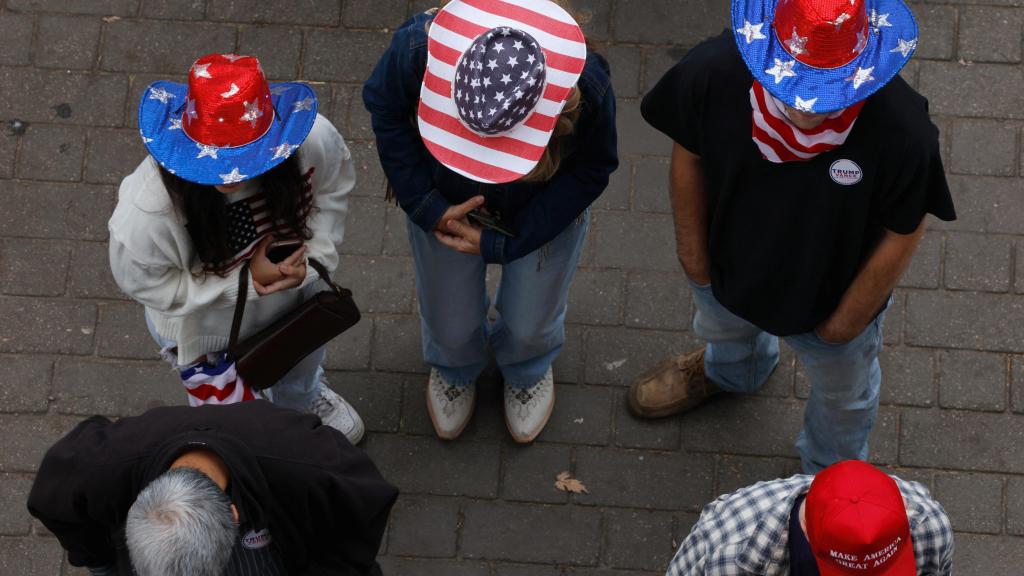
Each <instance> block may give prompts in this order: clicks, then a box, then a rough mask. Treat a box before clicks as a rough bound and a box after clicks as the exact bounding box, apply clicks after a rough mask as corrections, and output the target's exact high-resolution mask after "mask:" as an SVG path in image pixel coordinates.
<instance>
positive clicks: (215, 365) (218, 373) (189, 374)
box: [180, 352, 263, 406]
mask: <svg viewBox="0 0 1024 576" xmlns="http://www.w3.org/2000/svg"><path fill="white" fill-rule="evenodd" d="M180 375H181V383H182V384H183V385H184V386H185V392H187V393H188V403H189V406H203V405H208V404H236V403H238V402H246V401H248V400H256V399H258V398H263V394H262V393H260V392H259V391H258V390H253V389H252V388H250V387H249V385H248V384H246V383H245V382H243V381H242V377H241V376H240V375H239V374H238V372H237V371H236V370H235V361H234V360H233V359H232V358H231V357H230V356H228V354H227V353H226V352H221V353H220V354H218V355H217V357H216V361H211V359H209V358H208V359H206V360H203V361H201V362H197V363H195V364H192V365H191V366H189V367H188V368H185V369H184V370H182V371H181V373H180Z"/></svg>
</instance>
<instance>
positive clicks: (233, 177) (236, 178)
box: [219, 166, 249, 184]
mask: <svg viewBox="0 0 1024 576" xmlns="http://www.w3.org/2000/svg"><path fill="white" fill-rule="evenodd" d="M219 176H220V179H221V180H223V182H221V183H222V184H237V183H239V182H241V181H243V180H245V179H246V178H248V177H249V176H248V175H246V174H242V173H241V172H239V171H238V166H235V168H234V170H232V171H231V172H228V173H227V174H219Z"/></svg>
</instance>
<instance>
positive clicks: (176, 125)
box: [167, 118, 181, 130]
mask: <svg viewBox="0 0 1024 576" xmlns="http://www.w3.org/2000/svg"><path fill="white" fill-rule="evenodd" d="M167 129H168V130H181V118H171V123H170V124H169V125H168V126H167Z"/></svg>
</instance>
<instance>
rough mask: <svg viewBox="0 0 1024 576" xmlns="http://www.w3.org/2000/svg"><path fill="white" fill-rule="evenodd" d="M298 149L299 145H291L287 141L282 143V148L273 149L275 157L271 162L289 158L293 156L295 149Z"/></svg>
mask: <svg viewBox="0 0 1024 576" xmlns="http://www.w3.org/2000/svg"><path fill="white" fill-rule="evenodd" d="M298 147H299V145H298V144H289V143H288V141H287V140H285V141H284V142H282V143H281V145H280V146H274V147H273V148H271V150H273V151H274V157H273V158H271V160H277V159H278V158H287V157H289V156H291V155H292V152H295V149H296V148H298Z"/></svg>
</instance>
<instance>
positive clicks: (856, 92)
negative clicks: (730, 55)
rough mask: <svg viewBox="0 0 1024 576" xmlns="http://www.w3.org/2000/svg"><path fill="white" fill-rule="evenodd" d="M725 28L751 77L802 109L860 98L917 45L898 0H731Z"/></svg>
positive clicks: (822, 109) (830, 107)
mask: <svg viewBox="0 0 1024 576" xmlns="http://www.w3.org/2000/svg"><path fill="white" fill-rule="evenodd" d="M732 27H733V33H734V34H735V37H736V44H737V46H738V47H739V50H740V54H742V55H743V60H744V61H745V62H746V64H747V68H749V69H750V72H751V73H752V74H753V75H754V78H755V79H756V80H757V81H758V82H760V83H761V85H762V86H764V88H765V89H766V90H768V91H769V92H770V93H771V94H772V95H773V96H775V97H776V98H778V99H779V100H781V101H782V102H783V103H785V104H786V105H788V106H791V107H793V108H796V109H797V110H802V111H804V112H814V113H822V114H824V113H830V112H835V111H836V110H840V109H842V108H846V107H848V106H850V105H851V104H854V103H856V102H860V101H861V100H864V99H866V98H867V97H868V96H871V95H872V94H874V93H875V92H876V91H877V90H879V89H880V88H881V87H882V86H885V85H886V84H887V83H888V82H889V81H890V80H892V78H893V77H894V76H895V75H896V74H898V73H899V71H900V70H901V69H902V68H903V66H904V65H906V63H907V62H908V61H909V60H910V57H911V55H912V54H913V53H914V50H915V49H916V48H917V22H916V21H915V20H914V15H913V14H912V13H911V12H910V8H908V7H907V5H906V4H904V3H903V2H902V1H901V0H778V1H776V0H733V2H732Z"/></svg>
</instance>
